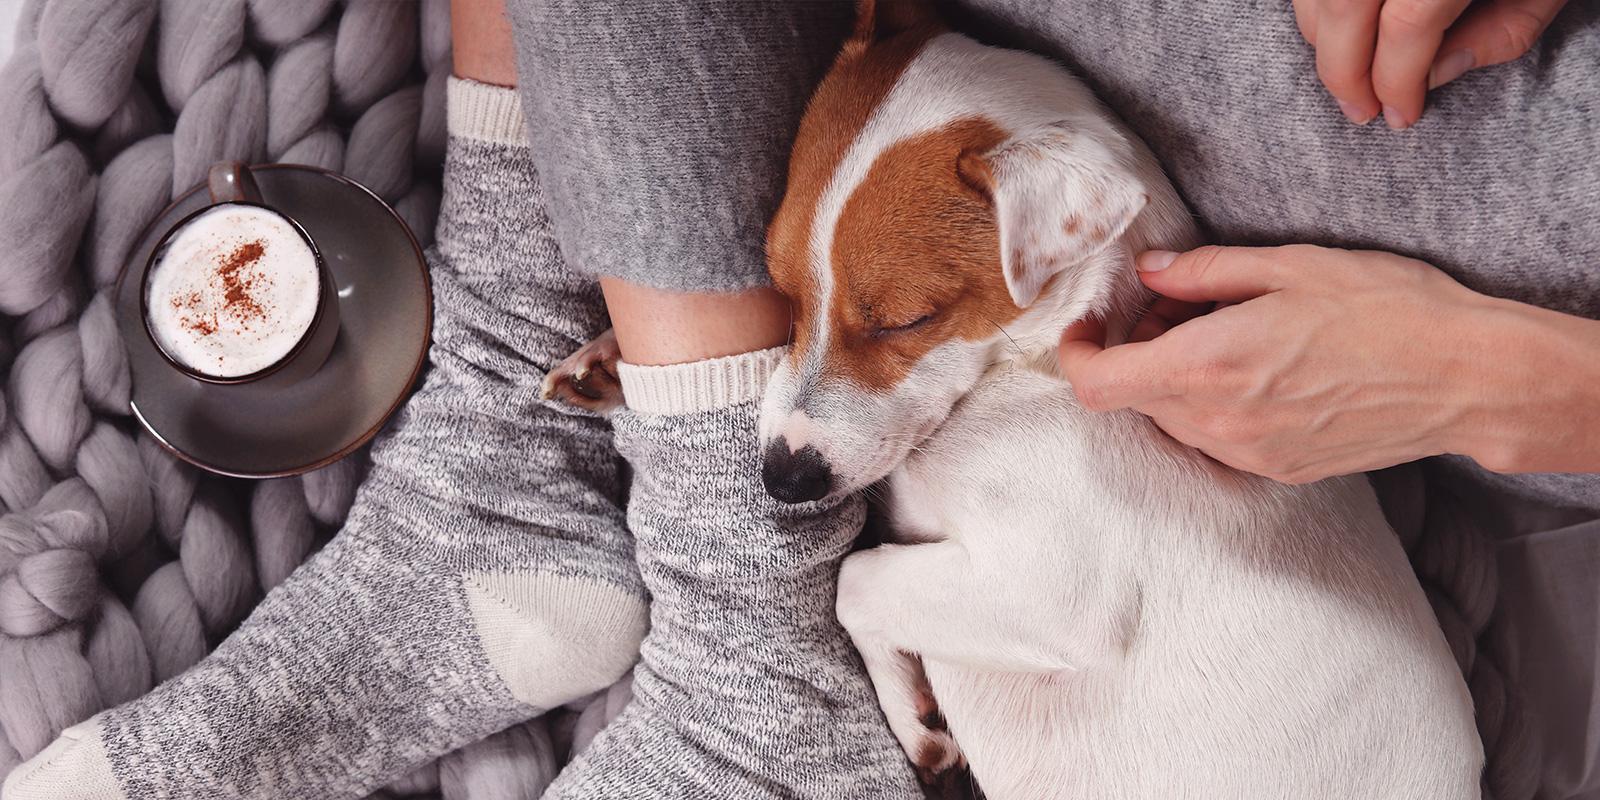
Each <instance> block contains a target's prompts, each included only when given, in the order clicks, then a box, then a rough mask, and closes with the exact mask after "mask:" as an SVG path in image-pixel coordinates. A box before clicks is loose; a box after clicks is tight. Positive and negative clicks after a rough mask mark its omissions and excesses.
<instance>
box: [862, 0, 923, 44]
mask: <svg viewBox="0 0 1600 800" xmlns="http://www.w3.org/2000/svg"><path fill="white" fill-rule="evenodd" d="M923 23H933V24H936V25H937V24H942V23H940V21H939V15H938V13H936V12H935V11H934V10H933V6H932V5H931V4H930V3H928V1H927V0H856V27H855V30H854V31H853V32H852V33H851V34H850V40H849V42H848V43H847V47H864V46H866V45H869V44H872V43H873V42H881V41H883V40H884V39H887V38H889V37H891V36H894V35H895V34H897V33H902V32H904V31H907V30H910V29H912V28H915V27H916V26H918V25H921V24H923Z"/></svg>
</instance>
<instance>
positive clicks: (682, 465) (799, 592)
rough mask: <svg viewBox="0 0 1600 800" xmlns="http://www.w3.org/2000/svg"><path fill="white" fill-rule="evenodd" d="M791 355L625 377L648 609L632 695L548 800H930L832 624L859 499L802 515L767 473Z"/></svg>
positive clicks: (774, 353)
mask: <svg viewBox="0 0 1600 800" xmlns="http://www.w3.org/2000/svg"><path fill="white" fill-rule="evenodd" d="M779 355H780V351H778V350H768V351H762V352H758V353H750V354H746V355H743V356H734V357H731V358H724V359H714V360H710V361H702V362H698V363H695V364H686V365H679V366H672V367H632V366H629V365H626V364H624V365H621V367H620V372H621V376H620V377H621V378H622V382H623V390H624V394H625V395H626V396H627V399H628V406H629V407H628V408H626V409H622V410H619V411H618V412H617V413H616V414H615V415H614V416H613V417H612V424H613V426H614V427H615V428H616V433H617V449H618V450H619V451H620V452H621V453H622V454H623V455H624V456H625V457H627V458H628V460H629V461H630V462H632V464H633V467H634V474H635V478H634V481H633V489H632V494H631V495H630V499H629V503H628V524H629V527H630V528H632V530H633V533H634V536H635V537H636V539H637V542H638V556H639V569H640V572H641V573H642V574H643V576H644V581H645V585H646V586H647V587H648V588H649V590H650V594H651V598H652V602H651V612H650V634H649V635H648V636H647V637H646V638H645V641H644V644H643V646H642V648H641V653H640V662H639V665H638V667H637V668H636V669H635V672H634V684H633V691H634V699H633V702H632V703H631V704H630V705H629V706H628V708H627V709H626V710H625V711H624V712H623V713H622V715H621V716H620V717H619V718H618V719H617V720H616V721H615V722H613V723H612V724H611V725H609V726H608V727H607V728H606V729H605V730H604V731H602V732H601V733H600V735H599V736H598V737H596V738H595V741H594V743H593V744H591V745H590V747H589V749H588V750H585V751H584V752H583V753H582V754H581V755H580V756H579V757H578V758H577V760H575V761H574V762H573V763H572V764H571V765H570V766H568V767H567V769H566V770H565V771H564V772H563V773H562V774H561V775H560V777H558V778H557V779H556V782H555V783H554V784H553V785H552V786H551V787H550V789H549V791H547V792H546V794H545V797H546V798H600V797H604V798H689V797H717V798H774V797H784V798H826V799H827V800H838V798H920V797H921V792H920V790H919V789H918V788H917V784H916V782H915V779H914V778H913V777H912V774H911V770H910V768H909V767H908V766H907V764H906V760H905V756H904V755H903V754H902V752H901V750H900V747H899V745H898V744H896V742H895V740H894V738H893V737H892V736H891V735H890V734H889V730H888V728H887V726H886V724H885V723H884V720H883V715H882V713H881V712H880V711H879V709H878V704H877V699H876V697H875V695H874V694H873V691H872V686H871V684H870V683H869V682H868V679H867V677H866V675H865V673H864V672H863V671H862V667H861V663H860V660H859V658H858V656H857V655H856V653H855V650H854V649H852V648H851V646H850V643H849V640H848V639H847V638H846V636H845V633H844V631H843V630H842V629H840V627H839V624H838V622H837V621H836V619H835V617H834V590H835V582H836V580H837V578H838V570H839V560H840V559H841V558H843V556H844V555H845V553H846V552H847V551H848V550H849V549H850V544H851V541H852V539H854V537H855V535H856V533H857V532H858V531H859V530H860V529H861V525H862V521H863V518H864V514H865V511H864V507H863V503H862V502H861V500H860V498H856V497H852V498H848V499H845V500H843V501H840V502H836V503H831V504H827V505H823V504H816V503H812V504H806V505H798V506H791V505H785V504H782V503H778V502H777V501H775V500H773V499H772V498H771V497H768V496H767V493H766V491H765V490H764V489H763V488H762V485H761V479H760V472H761V470H760V454H759V451H758V447H757V437H756V417H757V411H758V403H757V400H758V398H759V397H760V394H761V390H762V389H763V388H764V386H765V384H766V379H767V377H768V375H769V373H770V372H771V370H772V368H773V367H774V366H775V365H776V363H777V359H778V356H779Z"/></svg>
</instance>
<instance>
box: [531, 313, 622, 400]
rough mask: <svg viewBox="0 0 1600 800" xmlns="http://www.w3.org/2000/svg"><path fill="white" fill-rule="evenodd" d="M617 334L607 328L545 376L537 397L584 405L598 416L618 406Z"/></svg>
mask: <svg viewBox="0 0 1600 800" xmlns="http://www.w3.org/2000/svg"><path fill="white" fill-rule="evenodd" d="M621 357H622V351H621V350H619V349H617V334H616V333H615V332H613V331H611V330H610V329H607V330H606V332H605V333H602V334H600V335H599V336H598V337H596V338H595V340H594V341H592V342H590V343H588V344H586V345H584V346H583V347H580V348H578V352H576V353H573V354H572V355H570V356H567V359H566V360H565V361H563V362H561V363H560V364H558V365H557V366H556V368H555V369H553V370H550V372H549V373H548V374H547V375H545V378H544V384H543V385H542V386H540V389H539V396H540V397H543V398H544V399H546V400H560V401H561V402H564V403H567V404H569V405H574V406H577V407H579V408H587V409H589V410H590V411H593V412H595V413H596V414H599V415H600V416H602V417H609V416H611V412H612V411H615V410H617V409H618V408H621V407H622V384H621V383H620V382H618V380H617V359H619V358H621Z"/></svg>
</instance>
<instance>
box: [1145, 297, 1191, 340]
mask: <svg viewBox="0 0 1600 800" xmlns="http://www.w3.org/2000/svg"><path fill="white" fill-rule="evenodd" d="M1210 310H1211V303H1189V302H1185V301H1183V300H1176V299H1174V298H1171V297H1158V298H1156V301H1155V302H1154V303H1151V304H1150V309H1149V310H1148V311H1146V312H1145V313H1144V316H1143V317H1141V318H1140V319H1139V322H1138V324H1136V325H1134V326H1133V330H1132V331H1131V332H1130V333H1129V334H1128V341H1130V342H1148V341H1150V340H1151V339H1154V338H1156V337H1157V336H1160V335H1161V334H1163V333H1166V332H1167V331H1170V330H1172V329H1173V328H1176V327H1178V326H1179V325H1182V324H1183V323H1185V322H1188V321H1189V320H1191V319H1194V318H1195V317H1198V316H1200V315H1201V314H1204V313H1206V312H1207V311H1210Z"/></svg>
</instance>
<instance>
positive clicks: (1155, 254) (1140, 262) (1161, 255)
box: [1133, 250, 1178, 272]
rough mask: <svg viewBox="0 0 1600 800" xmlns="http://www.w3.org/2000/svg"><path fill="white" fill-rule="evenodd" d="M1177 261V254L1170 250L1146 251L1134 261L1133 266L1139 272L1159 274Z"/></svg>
mask: <svg viewBox="0 0 1600 800" xmlns="http://www.w3.org/2000/svg"><path fill="white" fill-rule="evenodd" d="M1177 260H1178V254H1177V253H1174V252H1172V251H1171V250H1146V251H1145V252H1143V253H1140V254H1139V257H1138V258H1136V259H1134V262H1133V264H1134V266H1135V267H1137V268H1138V269H1139V271H1140V272H1160V271H1161V270H1164V269H1166V268H1167V267H1170V266H1172V262H1174V261H1177Z"/></svg>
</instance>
